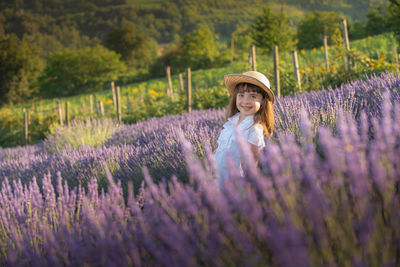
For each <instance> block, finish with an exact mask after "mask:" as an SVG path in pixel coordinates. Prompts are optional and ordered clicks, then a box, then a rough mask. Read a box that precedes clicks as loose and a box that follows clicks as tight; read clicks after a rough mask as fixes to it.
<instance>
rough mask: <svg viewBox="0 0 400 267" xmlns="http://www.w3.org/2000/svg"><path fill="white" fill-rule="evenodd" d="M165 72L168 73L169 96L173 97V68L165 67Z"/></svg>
mask: <svg viewBox="0 0 400 267" xmlns="http://www.w3.org/2000/svg"><path fill="white" fill-rule="evenodd" d="M165 72H166V73H167V81H168V88H167V95H168V97H170V98H171V97H172V93H173V90H172V81H171V68H170V66H166V67H165Z"/></svg>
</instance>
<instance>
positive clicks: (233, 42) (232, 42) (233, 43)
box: [231, 33, 235, 64]
mask: <svg viewBox="0 0 400 267" xmlns="http://www.w3.org/2000/svg"><path fill="white" fill-rule="evenodd" d="M234 36H235V35H234V34H233V33H232V35H231V64H233V58H234V56H235V39H234Z"/></svg>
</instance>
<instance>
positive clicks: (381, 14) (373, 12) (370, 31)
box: [365, 4, 390, 35]
mask: <svg viewBox="0 0 400 267" xmlns="http://www.w3.org/2000/svg"><path fill="white" fill-rule="evenodd" d="M386 13H387V5H386V4H380V5H378V6H376V7H375V8H373V9H370V10H368V12H367V15H366V16H367V19H368V21H367V24H366V26H365V30H366V34H367V35H376V34H381V33H384V32H387V31H389V30H390V28H389V27H388V18H387V16H386Z"/></svg>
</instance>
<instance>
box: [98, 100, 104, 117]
mask: <svg viewBox="0 0 400 267" xmlns="http://www.w3.org/2000/svg"><path fill="white" fill-rule="evenodd" d="M99 106H100V115H101V116H102V117H104V105H103V101H101V100H100V101H99Z"/></svg>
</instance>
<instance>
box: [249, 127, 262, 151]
mask: <svg viewBox="0 0 400 267" xmlns="http://www.w3.org/2000/svg"><path fill="white" fill-rule="evenodd" d="M247 141H249V143H250V144H253V145H255V146H258V147H264V146H265V142H264V133H263V128H262V126H261V125H259V124H256V125H254V126H253V127H251V128H250V129H249V136H248V139H247Z"/></svg>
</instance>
